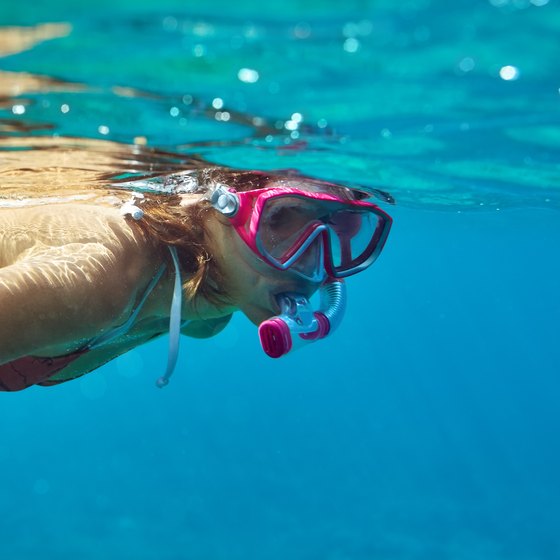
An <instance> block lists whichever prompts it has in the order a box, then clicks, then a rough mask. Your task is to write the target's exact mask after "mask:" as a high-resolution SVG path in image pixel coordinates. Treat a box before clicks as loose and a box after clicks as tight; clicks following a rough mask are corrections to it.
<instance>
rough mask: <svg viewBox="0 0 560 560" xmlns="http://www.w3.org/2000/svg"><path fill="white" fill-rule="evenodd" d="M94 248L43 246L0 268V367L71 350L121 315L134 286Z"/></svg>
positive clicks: (121, 267) (113, 259)
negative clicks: (18, 359) (22, 358)
mask: <svg viewBox="0 0 560 560" xmlns="http://www.w3.org/2000/svg"><path fill="white" fill-rule="evenodd" d="M121 261H122V259H119V258H117V256H116V255H115V254H114V253H112V252H111V251H110V250H108V249H107V248H106V247H104V246H103V245H101V244H99V243H74V244H67V245H63V246H59V247H44V248H40V249H36V250H34V251H33V252H32V253H30V254H27V255H26V256H24V257H22V258H20V259H19V260H17V261H16V262H14V263H13V264H11V265H9V266H5V267H3V268H0V364H2V363H6V362H9V361H11V360H14V359H16V358H18V357H22V356H28V355H39V356H41V355H42V356H48V355H51V356H57V355H62V354H66V353H68V352H71V351H74V350H76V349H78V348H79V347H80V346H82V345H83V344H84V343H85V342H87V340H89V339H91V338H93V337H94V336H95V335H97V334H99V333H100V332H102V331H103V330H104V329H108V328H110V327H111V326H112V325H114V324H115V323H118V322H119V320H121V318H122V317H123V316H125V314H126V312H127V309H128V306H129V305H130V302H131V294H132V296H133V295H134V293H135V288H136V286H134V285H132V282H131V281H130V280H127V270H126V267H125V264H124V263H122V262H121Z"/></svg>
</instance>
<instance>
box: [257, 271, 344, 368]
mask: <svg viewBox="0 0 560 560" xmlns="http://www.w3.org/2000/svg"><path fill="white" fill-rule="evenodd" d="M319 294H320V304H319V310H318V311H314V310H313V308H312V307H311V304H310V302H309V301H308V299H307V298H306V297H305V296H303V295H301V294H297V293H284V294H280V295H278V296H277V301H278V304H279V305H280V315H277V316H275V317H272V318H271V319H268V320H266V321H264V322H262V323H261V324H260V326H259V338H260V341H261V346H262V348H263V350H264V351H265V353H266V354H267V355H268V356H270V357H271V358H280V357H281V356H284V355H285V354H287V353H288V352H289V351H290V350H291V349H292V348H293V346H294V345H296V344H298V345H299V344H301V343H306V342H314V341H315V340H320V339H321V338H325V337H326V336H327V335H329V334H330V333H331V332H332V331H334V329H335V328H336V327H337V326H338V325H339V324H340V322H341V321H342V317H343V315H344V309H345V307H346V286H345V285H344V283H343V282H342V281H341V280H334V281H332V282H329V283H328V284H324V285H323V286H321V288H320V289H319Z"/></svg>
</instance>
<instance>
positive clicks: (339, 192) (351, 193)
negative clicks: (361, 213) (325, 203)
mask: <svg viewBox="0 0 560 560" xmlns="http://www.w3.org/2000/svg"><path fill="white" fill-rule="evenodd" d="M266 187H267V188H273V187H288V188H293V189H299V190H302V191H307V192H310V193H326V194H330V195H332V196H336V197H337V198H340V199H341V200H344V201H350V200H360V199H362V198H365V193H362V192H361V191H357V190H355V189H350V188H347V187H343V186H341V185H335V184H333V183H327V182H326V181H317V180H313V179H306V178H297V177H286V178H278V177H273V178H271V179H270V180H269V181H268V182H267V184H266Z"/></svg>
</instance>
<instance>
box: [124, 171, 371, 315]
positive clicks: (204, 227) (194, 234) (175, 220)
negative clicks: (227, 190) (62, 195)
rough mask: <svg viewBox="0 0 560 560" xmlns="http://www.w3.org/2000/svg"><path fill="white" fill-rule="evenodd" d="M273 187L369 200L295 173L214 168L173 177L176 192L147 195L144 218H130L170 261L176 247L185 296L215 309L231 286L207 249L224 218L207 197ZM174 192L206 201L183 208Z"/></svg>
mask: <svg viewBox="0 0 560 560" xmlns="http://www.w3.org/2000/svg"><path fill="white" fill-rule="evenodd" d="M270 183H275V184H281V183H285V184H289V185H290V186H291V187H296V188H301V189H302V190H307V191H322V192H330V193H332V194H336V195H337V196H339V197H341V198H342V199H346V200H356V199H361V198H365V197H367V196H369V195H368V194H367V193H364V192H362V191H358V190H355V189H350V188H346V187H342V186H340V185H335V184H332V183H327V182H323V181H318V180H314V179H310V178H307V177H302V176H301V175H298V174H297V173H295V172H293V171H283V172H270V173H267V172H262V171H245V170H235V169H228V168H221V167H208V168H205V169H198V170H195V171H191V172H189V173H188V174H177V175H172V176H170V177H169V178H168V179H167V180H166V182H164V187H166V186H167V187H170V186H171V187H172V189H171V192H169V190H170V189H169V188H167V191H168V192H154V193H152V192H149V193H144V194H145V200H144V202H143V204H142V210H143V211H144V216H143V217H142V219H141V220H139V221H134V220H132V218H130V219H129V220H130V223H134V224H135V227H137V228H139V229H140V230H141V231H142V232H143V233H144V235H145V236H146V238H147V239H149V240H150V241H152V242H153V243H154V244H155V245H156V246H157V247H158V248H159V250H160V251H161V255H162V258H163V259H165V260H166V261H168V262H170V255H169V251H167V250H166V249H165V246H173V247H175V249H176V250H177V253H178V256H179V261H180V262H181V266H182V269H183V271H184V273H185V275H186V279H185V281H184V283H183V292H184V295H185V297H186V298H187V299H190V300H193V299H194V298H195V296H201V297H203V298H204V299H206V300H207V301H209V302H210V303H213V304H215V305H224V304H226V303H228V302H229V299H228V292H227V287H226V283H225V280H224V277H223V274H222V271H221V270H220V268H219V266H218V264H217V262H216V260H215V259H214V258H213V255H212V254H211V253H210V251H209V250H208V248H207V247H208V240H209V237H210V232H209V230H208V228H209V227H210V226H209V224H211V223H212V221H213V220H215V219H216V217H217V216H218V214H217V213H216V210H215V209H214V208H213V207H212V206H211V204H210V201H209V196H207V195H208V194H209V193H210V192H211V191H212V189H213V188H214V187H215V186H216V185H217V184H225V185H228V186H229V187H233V188H234V189H236V190H237V191H249V190H255V189H262V188H265V187H266V186H268V185H269V184H270ZM164 190H166V189H165V188H164ZM173 190H174V191H175V193H189V194H195V195H196V194H199V195H201V197H200V200H198V201H196V202H195V203H193V204H189V205H186V206H185V205H181V202H182V198H181V196H180V194H173Z"/></svg>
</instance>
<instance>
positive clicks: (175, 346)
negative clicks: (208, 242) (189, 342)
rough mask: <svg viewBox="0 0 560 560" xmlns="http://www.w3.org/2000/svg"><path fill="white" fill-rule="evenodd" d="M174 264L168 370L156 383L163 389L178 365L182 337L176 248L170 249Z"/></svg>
mask: <svg viewBox="0 0 560 560" xmlns="http://www.w3.org/2000/svg"><path fill="white" fill-rule="evenodd" d="M168 249H169V252H170V253H171V257H172V258H173V264H174V265H175V284H174V286H173V299H172V300H171V312H170V315H169V351H168V354H167V369H166V370H165V373H164V374H163V375H162V376H161V377H160V378H159V379H158V380H157V381H156V386H157V387H159V388H160V389H162V388H163V387H165V386H166V385H167V384H168V383H169V379H170V377H171V376H172V375H173V370H174V369H175V365H176V364H177V357H178V356H179V339H180V337H181V307H182V300H183V287H182V285H181V269H180V268H179V258H178V257H177V250H176V249H175V247H168Z"/></svg>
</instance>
